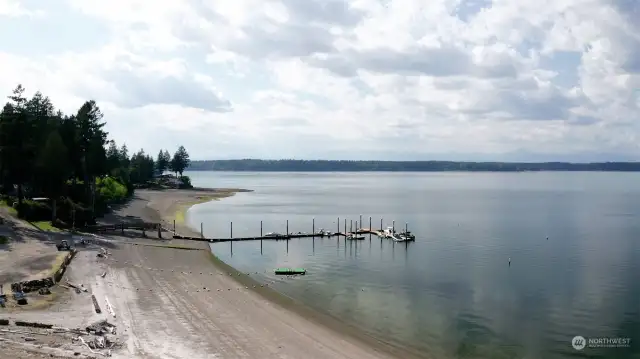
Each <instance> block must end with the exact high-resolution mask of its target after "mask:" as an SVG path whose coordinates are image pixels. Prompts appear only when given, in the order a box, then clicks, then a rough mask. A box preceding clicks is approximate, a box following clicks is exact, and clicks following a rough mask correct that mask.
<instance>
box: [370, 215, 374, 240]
mask: <svg viewBox="0 0 640 359" xmlns="http://www.w3.org/2000/svg"><path fill="white" fill-rule="evenodd" d="M371 231H373V228H371V217H369V240H371Z"/></svg>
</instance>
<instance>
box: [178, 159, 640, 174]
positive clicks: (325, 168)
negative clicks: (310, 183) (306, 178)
mask: <svg viewBox="0 0 640 359" xmlns="http://www.w3.org/2000/svg"><path fill="white" fill-rule="evenodd" d="M187 170H189V171H260V172H369V171H371V172H373V171H380V172H445V171H458V172H527V171H620V172H630V171H640V163H638V162H599V163H567V162H540V163H530V162H455V161H331V160H260V159H241V160H205V161H201V160H200V161H196V160H194V161H192V162H191V165H190V166H189V167H188V168H187Z"/></svg>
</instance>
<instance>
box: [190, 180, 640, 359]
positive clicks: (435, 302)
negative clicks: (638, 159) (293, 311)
mask: <svg viewBox="0 0 640 359" xmlns="http://www.w3.org/2000/svg"><path fill="white" fill-rule="evenodd" d="M186 175H188V176H190V177H191V179H192V182H193V184H194V185H195V186H198V187H232V188H246V189H251V190H254V192H250V193H238V194H236V195H235V196H233V197H230V198H226V199H223V200H221V201H216V202H209V203H204V204H200V205H196V206H194V207H192V208H191V209H190V210H189V211H188V213H187V220H188V222H189V224H190V226H192V227H193V228H194V230H198V231H199V230H200V224H201V223H202V226H203V230H204V235H205V236H206V237H229V236H230V235H231V231H233V236H234V237H248V236H257V235H259V234H260V230H261V228H260V227H261V224H260V223H261V221H262V232H263V233H267V232H279V233H285V232H286V230H287V223H288V230H289V232H299V231H300V232H311V231H312V226H313V224H315V230H316V231H317V230H319V229H320V228H324V229H327V230H332V231H333V230H338V229H340V230H341V231H342V230H344V220H345V219H347V227H348V228H347V229H349V227H351V225H352V224H351V223H353V222H355V221H360V218H362V222H363V223H362V227H365V228H366V227H369V217H371V223H372V227H374V228H379V227H380V226H381V224H380V222H381V219H382V226H383V227H387V226H391V225H392V224H393V221H395V226H396V229H397V230H400V229H404V227H405V225H408V227H409V230H411V231H412V232H413V233H414V234H415V235H416V241H415V242H412V243H394V242H392V241H390V240H387V239H380V238H378V237H376V236H371V238H370V237H369V236H368V235H367V236H366V238H365V240H363V241H345V240H344V238H340V239H337V238H315V239H311V238H303V239H294V240H291V241H262V242H261V241H251V242H244V243H239V242H233V243H219V244H212V246H211V247H212V251H213V252H214V253H215V254H216V255H217V256H218V257H219V258H221V259H222V260H223V261H225V262H227V263H228V264H230V265H232V266H233V267H235V268H237V269H238V270H240V271H243V272H249V273H252V276H254V277H256V279H257V280H259V281H261V282H264V283H270V285H272V286H273V287H274V288H275V289H276V290H278V291H280V292H281V293H282V294H284V295H287V296H290V297H292V298H294V299H297V300H300V301H302V302H304V303H306V304H307V305H309V306H311V307H313V308H315V309H317V310H320V311H323V312H326V313H328V314H330V315H332V316H335V317H337V318H339V319H340V320H342V321H344V323H345V325H353V326H356V327H359V328H360V329H362V330H364V331H366V332H369V333H371V334H372V335H374V336H376V337H379V338H381V339H383V340H387V341H389V342H393V343H396V344H399V345H404V346H407V347H411V348H414V349H415V350H417V351H419V352H421V353H424V355H425V357H432V358H445V359H446V358H545V359H546V358H569V357H571V358H575V357H585V358H640V283H639V281H638V278H639V277H638V274H639V273H640V272H639V270H640V186H639V184H640V174H635V173H601V172H597V173H596V172H593V173H590V172H528V173H453V172H452V173H448V172H447V173H388V172H387V173H383V172H365V173H299V172H297V173H282V172H269V173H256V172H189V173H186ZM338 218H340V223H339V224H338V223H337V221H338ZM231 222H233V225H232V228H233V229H231ZM509 261H510V263H509ZM276 267H304V268H306V269H307V275H305V276H298V277H294V278H283V277H276V276H275V275H274V274H273V269H274V268H276ZM575 336H583V337H585V338H602V337H607V338H613V337H615V338H618V337H619V338H629V339H630V340H631V342H630V346H629V347H625V348H591V347H587V348H584V349H582V350H576V349H574V347H573V346H572V345H571V341H572V339H573V338H574V337H575Z"/></svg>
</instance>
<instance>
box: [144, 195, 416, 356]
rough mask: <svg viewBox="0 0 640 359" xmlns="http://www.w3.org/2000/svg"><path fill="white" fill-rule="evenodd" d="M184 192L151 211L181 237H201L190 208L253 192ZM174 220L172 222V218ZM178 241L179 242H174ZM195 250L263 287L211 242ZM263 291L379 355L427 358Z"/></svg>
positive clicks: (272, 291) (244, 282) (244, 280)
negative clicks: (191, 219) (172, 225)
mask: <svg viewBox="0 0 640 359" xmlns="http://www.w3.org/2000/svg"><path fill="white" fill-rule="evenodd" d="M180 191H185V192H186V193H185V195H186V196H185V197H182V198H177V199H176V201H175V202H174V203H173V204H172V205H171V206H168V207H166V206H165V208H166V210H167V212H162V211H160V210H158V209H154V208H152V209H153V210H154V211H156V213H157V215H158V217H160V218H162V219H163V220H167V219H169V220H175V223H176V233H180V234H182V235H188V236H196V237H197V236H199V235H200V233H199V232H198V231H197V230H195V229H194V228H192V227H191V226H190V225H189V224H188V218H187V212H188V210H189V209H190V208H192V207H194V206H196V205H200V204H204V203H209V202H213V201H220V200H222V199H224V198H227V197H231V196H234V195H236V193H248V192H253V191H252V190H246V189H214V188H198V189H195V188H194V189H189V190H180ZM188 192H195V193H194V194H193V195H191V196H189V195H188V194H189V193H188ZM215 192H218V194H219V195H217V196H210V195H209V196H207V195H206V193H215ZM149 203H150V204H151V203H153V199H152V198H150V200H149ZM172 216H173V218H172ZM176 217H182V218H181V219H182V220H181V221H178V218H176ZM174 241H176V242H174ZM177 241H179V242H180V243H181V244H184V242H190V243H191V244H193V241H188V240H179V239H172V240H171V242H174V243H177ZM195 246H196V247H203V249H206V250H207V251H208V255H209V259H210V261H211V263H212V264H213V265H214V266H215V267H216V268H218V269H219V270H222V271H224V272H227V273H238V275H237V276H233V279H234V280H235V281H236V282H238V283H239V284H241V285H244V286H246V287H249V288H251V287H252V286H253V287H254V288H255V287H256V286H261V285H262V283H260V282H258V281H257V280H255V279H254V278H252V277H250V276H248V275H246V274H244V273H242V272H240V271H239V270H237V269H236V268H234V267H233V266H231V265H229V264H228V263H226V262H224V261H222V260H221V259H219V258H218V257H217V256H216V255H215V253H214V252H213V251H212V250H211V247H210V244H209V243H208V242H196V244H195ZM261 289H262V290H259V291H255V292H256V293H257V294H259V296H260V297H262V298H264V299H265V300H267V301H268V302H269V303H271V304H275V305H277V306H279V307H281V308H282V309H284V310H286V311H289V312H292V313H295V314H297V315H300V316H302V317H304V318H306V319H308V320H310V321H312V322H314V323H316V324H319V325H321V326H323V327H325V328H327V329H329V330H330V331H332V332H334V333H337V334H341V335H346V336H348V337H351V338H352V339H355V340H356V341H358V342H360V343H361V344H363V345H366V346H370V347H371V348H372V349H374V350H375V351H377V352H380V353H381V354H385V353H386V354H389V355H391V356H393V357H397V358H403V359H411V358H416V359H418V358H424V355H421V354H420V353H418V352H415V351H413V350H412V349H409V348H406V347H404V346H402V345H401V344H399V343H393V342H391V341H388V340H384V339H382V338H378V337H376V336H374V335H373V334H372V333H369V332H367V331H366V330H364V329H363V328H359V327H356V326H354V325H352V324H351V323H347V322H344V321H342V320H340V319H339V318H337V317H335V316H333V315H331V314H330V313H327V312H325V311H320V310H318V309H316V308H313V307H311V306H309V305H307V304H305V303H304V302H302V301H299V300H296V299H294V298H292V297H289V296H287V295H285V294H284V293H280V292H278V291H277V290H275V289H273V288H261Z"/></svg>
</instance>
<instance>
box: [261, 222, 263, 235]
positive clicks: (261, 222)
mask: <svg viewBox="0 0 640 359" xmlns="http://www.w3.org/2000/svg"><path fill="white" fill-rule="evenodd" d="M262 237H263V236H262V221H260V238H262Z"/></svg>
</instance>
